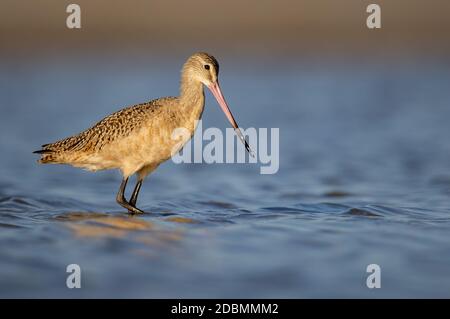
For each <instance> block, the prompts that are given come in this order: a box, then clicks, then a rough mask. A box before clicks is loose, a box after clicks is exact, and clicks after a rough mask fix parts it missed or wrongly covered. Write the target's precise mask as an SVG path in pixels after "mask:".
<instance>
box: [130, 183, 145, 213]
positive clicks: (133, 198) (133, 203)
mask: <svg viewBox="0 0 450 319" xmlns="http://www.w3.org/2000/svg"><path fill="white" fill-rule="evenodd" d="M141 186H142V180H138V181H137V183H136V186H135V187H134V191H133V194H132V195H131V199H130V205H131V206H133V207H136V201H137V198H138V195H139V191H140V190H141Z"/></svg>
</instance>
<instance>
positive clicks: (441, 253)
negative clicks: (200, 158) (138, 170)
mask: <svg viewBox="0 0 450 319" xmlns="http://www.w3.org/2000/svg"><path fill="white" fill-rule="evenodd" d="M72 2H75V3H77V4H79V5H80V6H81V29H73V30H70V29H68V28H67V27H66V18H67V16H68V13H66V7H67V5H68V4H70V3H72ZM370 3H377V4H379V5H380V6H381V26H382V27H381V29H373V30H370V29H368V28H367V26H366V19H367V16H368V15H369V14H368V13H366V8H367V5H368V4H370ZM449 14H450V2H449V1H445V0H431V1H419V0H396V1H382V0H378V1H375V0H373V1H365V0H340V1H336V0H307V1H306V0H296V1H287V0H279V1H268V0H252V1H237V0H229V1H221V2H219V1H203V0H190V1H174V0H169V1H150V0H148V1H144V0H139V1H137V0H127V1H125V0H120V1H111V0H109V1H106V0H89V1H87V0H77V1H62V0H53V1H48V0H39V1H25V0H2V1H1V2H0V111H1V116H0V149H1V154H2V156H1V157H0V247H1V248H0V296H1V297H55V296H56V297H172V298H180V297H230V298H231V297H234V298H245V297H246V298H258V297H266V298H268V297H289V298H298V297H369V298H378V297H449V291H450V289H449V288H450V255H449V254H448V251H449V243H450V203H449V196H450V143H449V141H448V137H449V136H450V125H449V120H450V105H449V101H450V90H449V87H450V63H449V62H450V61H449V53H450V41H449V36H448V31H449V30H450V19H449V18H448V17H449ZM196 51H207V52H209V53H211V54H213V55H214V56H215V57H216V58H217V59H218V60H219V62H220V65H221V69H220V70H221V71H220V78H221V86H222V90H223V92H224V94H225V96H226V98H227V100H228V102H229V104H230V107H231V109H232V111H233V113H234V115H235V117H236V119H237V121H238V123H239V124H240V125H241V126H242V127H244V128H247V127H256V128H272V127H275V128H279V129H280V145H279V147H280V148H279V151H280V169H279V171H278V173H277V174H275V175H260V174H259V165H253V164H229V165H225V164H212V165H207V164H183V165H175V164H174V163H171V162H170V161H169V162H167V163H166V164H163V165H161V166H160V167H159V168H158V170H157V171H156V172H155V173H154V174H152V175H151V176H150V178H149V179H148V180H147V181H146V183H145V184H144V186H143V189H142V191H141V195H140V198H139V203H138V205H139V207H142V208H143V209H144V210H145V211H146V212H149V214H146V215H144V216H139V217H135V218H131V217H129V216H127V215H126V214H124V212H123V211H122V210H121V208H120V207H119V206H118V205H116V203H115V194H116V191H117V189H118V187H119V183H120V175H119V173H118V172H114V171H106V172H98V173H95V174H93V173H90V172H86V171H82V170H79V169H74V168H71V167H66V166H53V165H47V166H42V165H41V166H38V165H37V163H36V160H37V157H36V156H35V155H34V154H32V153H31V152H32V151H34V150H36V149H38V148H39V146H40V145H41V144H43V143H48V142H52V141H55V140H58V139H61V138H63V137H67V136H70V135H73V134H76V133H78V132H80V131H82V130H84V129H86V128H88V127H90V126H91V125H92V124H94V123H95V122H96V121H98V120H100V119H101V118H103V117H104V116H106V115H108V114H110V113H112V112H114V111H116V110H118V109H120V108H122V107H124V106H128V105H133V104H137V103H141V102H145V101H149V100H151V99H154V98H157V97H160V96H168V95H176V94H177V92H178V84H179V71H180V68H181V66H182V64H183V63H184V61H185V60H186V58H187V57H188V56H190V55H191V54H192V53H193V52H196ZM206 98H207V100H206V107H205V112H204V114H203V128H204V129H206V128H208V127H219V128H225V127H227V126H228V125H227V122H226V119H225V117H224V115H223V114H222V113H221V111H220V109H219V107H218V106H217V105H216V102H215V101H214V99H213V98H212V97H211V96H210V94H209V93H207V94H206ZM199 133H200V134H201V132H197V133H196V134H199ZM71 263H77V264H79V265H80V267H81V269H82V274H83V277H82V278H83V279H82V287H83V288H82V289H68V288H67V287H66V285H65V280H66V276H67V275H68V274H66V272H65V269H66V266H67V265H68V264H71ZM372 263H376V264H378V265H380V267H381V269H382V288H381V289H368V288H367V286H366V277H367V275H368V274H367V273H366V267H367V265H369V264H372Z"/></svg>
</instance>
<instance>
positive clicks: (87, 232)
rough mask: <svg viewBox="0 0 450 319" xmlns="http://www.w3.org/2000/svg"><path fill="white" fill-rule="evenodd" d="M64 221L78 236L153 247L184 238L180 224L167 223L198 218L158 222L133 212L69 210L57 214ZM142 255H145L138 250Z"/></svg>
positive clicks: (169, 218)
mask: <svg viewBox="0 0 450 319" xmlns="http://www.w3.org/2000/svg"><path fill="white" fill-rule="evenodd" d="M55 219H56V220H59V221H64V222H65V223H64V224H65V225H66V226H67V227H68V228H70V229H71V230H72V231H73V232H74V235H75V236H76V237H77V238H127V239H131V240H133V241H135V242H136V243H140V244H144V245H146V246H151V247H154V248H161V247H166V246H167V245H171V244H174V243H177V242H180V241H181V240H182V239H183V238H184V237H185V230H184V229H183V228H180V227H179V226H176V227H172V226H169V225H167V224H166V225H164V223H163V222H170V223H174V224H195V223H198V221H196V220H194V219H191V218H187V217H175V216H172V217H168V218H164V219H160V220H159V221H161V223H159V222H158V221H157V220H156V221H155V222H153V221H149V220H144V219H142V218H141V217H137V216H131V215H123V216H117V215H108V214H105V213H91V212H86V213H83V212H70V213H65V214H62V215H58V216H56V217H55ZM136 251H140V253H139V254H146V253H145V250H142V249H139V250H136Z"/></svg>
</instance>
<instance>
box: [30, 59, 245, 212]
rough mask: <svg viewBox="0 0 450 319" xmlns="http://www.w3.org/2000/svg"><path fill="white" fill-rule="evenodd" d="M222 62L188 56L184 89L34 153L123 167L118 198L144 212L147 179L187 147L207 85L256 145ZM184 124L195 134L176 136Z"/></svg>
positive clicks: (96, 166) (59, 160)
mask: <svg viewBox="0 0 450 319" xmlns="http://www.w3.org/2000/svg"><path fill="white" fill-rule="evenodd" d="M218 75H219V63H218V62H217V60H216V59H215V58H214V57H213V56H212V55H209V54H207V53H204V52H200V53H196V54H194V55H192V56H191V57H189V58H188V60H187V61H186V63H184V65H183V68H182V71H181V85H180V95H179V96H178V97H163V98H159V99H156V100H152V101H150V102H146V103H141V104H137V105H133V106H129V107H126V108H124V109H122V110H120V111H117V112H115V113H113V114H111V115H109V116H107V117H105V118H104V119H102V120H101V121H99V122H98V123H97V124H95V125H94V126H92V127H91V128H89V129H87V130H85V131H83V132H81V133H79V134H78V135H74V136H71V137H68V138H66V139H63V140H60V141H57V142H55V143H50V144H44V145H42V149H41V150H38V151H35V152H34V153H37V154H41V158H40V159H39V160H38V162H39V163H42V164H47V163H49V164H69V165H72V166H74V167H80V168H84V169H87V170H90V171H98V170H104V169H119V170H120V171H121V173H122V175H123V179H122V182H121V184H120V187H119V191H118V193H117V196H116V201H117V203H119V204H120V205H121V206H122V207H124V208H126V209H127V210H128V212H130V213H133V214H136V213H143V211H142V210H140V209H139V208H137V207H136V201H137V198H138V195H139V191H140V189H141V186H142V182H143V180H144V179H145V177H146V176H147V175H149V174H150V173H151V172H153V171H154V170H155V169H156V168H157V167H158V166H159V165H160V164H161V163H162V162H164V161H166V160H168V159H169V158H171V156H172V155H173V154H174V148H178V147H179V149H181V148H182V147H183V146H184V144H185V143H186V142H187V141H188V140H189V139H190V138H191V137H192V136H193V134H194V132H195V129H196V127H197V123H198V120H199V119H200V118H201V116H202V113H203V109H204V105H205V96H204V91H203V87H204V86H206V87H207V88H209V90H210V91H211V92H212V94H213V95H214V97H215V98H216V100H217V102H218V103H219V105H220V107H221V108H222V110H223V112H224V113H225V115H226V117H227V118H228V120H229V121H230V123H231V125H232V126H233V128H234V130H235V132H236V134H237V135H238V137H239V139H240V140H241V141H242V143H244V145H245V148H246V150H247V151H248V152H249V153H250V154H252V151H251V149H250V147H249V145H248V143H247V141H246V140H245V138H244V136H243V135H242V133H241V131H240V129H239V126H238V124H237V123H236V121H235V119H234V117H233V114H232V113H231V111H230V109H229V107H228V105H227V102H226V101H225V98H224V96H223V94H222V91H221V89H220V86H219V80H218ZM178 128H184V129H187V130H188V132H189V133H190V135H189V136H188V138H186V139H185V140H183V141H181V142H180V141H179V140H176V139H173V136H172V133H173V132H174V130H176V129H178ZM134 174H137V182H136V186H135V188H134V190H133V193H132V195H131V197H130V200H129V201H127V200H126V198H125V188H126V185H127V182H128V179H129V177H130V176H132V175H134Z"/></svg>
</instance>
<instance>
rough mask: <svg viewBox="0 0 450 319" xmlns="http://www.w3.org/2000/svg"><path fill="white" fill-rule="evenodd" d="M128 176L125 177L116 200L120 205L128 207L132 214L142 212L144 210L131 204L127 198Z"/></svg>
mask: <svg viewBox="0 0 450 319" xmlns="http://www.w3.org/2000/svg"><path fill="white" fill-rule="evenodd" d="M127 182H128V178H124V179H123V180H122V183H121V184H120V188H119V192H118V193H117V197H116V201H117V203H119V205H120V206H122V207H124V208H126V209H128V211H129V212H130V213H132V214H142V213H143V211H142V210H140V209H138V208H136V207H133V206H131V205H130V204H129V203H128V202H127V200H126V199H125V187H126V186H127Z"/></svg>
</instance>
